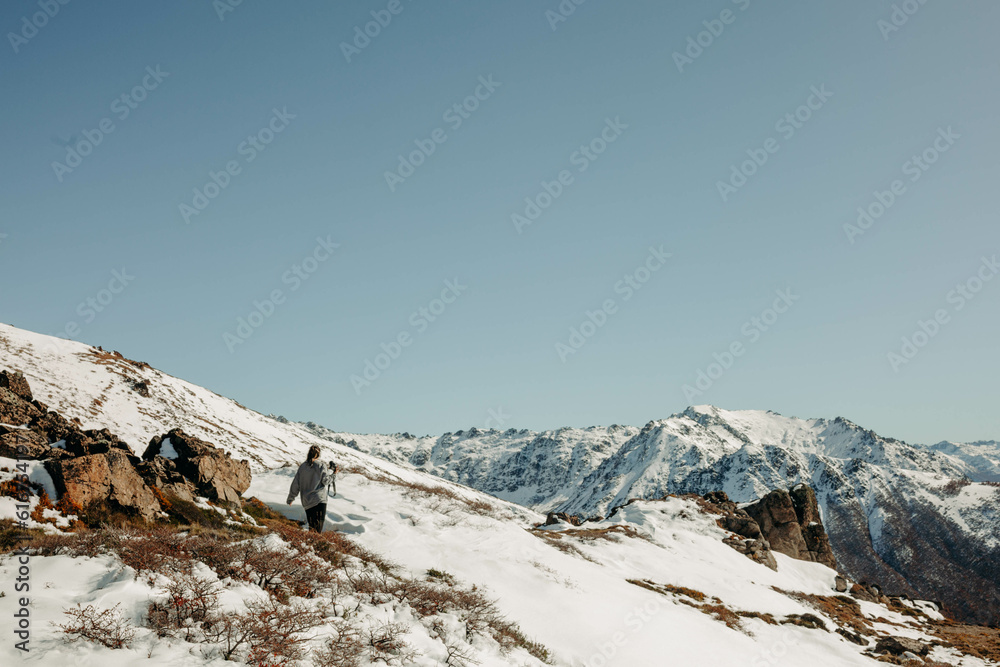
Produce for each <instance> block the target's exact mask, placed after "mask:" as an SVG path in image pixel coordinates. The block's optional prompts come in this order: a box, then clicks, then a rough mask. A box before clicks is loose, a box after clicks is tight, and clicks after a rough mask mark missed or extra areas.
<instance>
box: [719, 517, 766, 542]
mask: <svg viewBox="0 0 1000 667" xmlns="http://www.w3.org/2000/svg"><path fill="white" fill-rule="evenodd" d="M722 528H724V529H725V530H728V531H731V532H733V533H736V534H737V535H742V536H743V537H748V538H750V539H752V540H755V539H757V538H759V537H763V533H762V532H761V530H760V526H759V525H758V524H757V522H756V521H754V520H753V519H751V518H750V517H742V516H736V515H733V516H726V517H724V518H723V519H722Z"/></svg>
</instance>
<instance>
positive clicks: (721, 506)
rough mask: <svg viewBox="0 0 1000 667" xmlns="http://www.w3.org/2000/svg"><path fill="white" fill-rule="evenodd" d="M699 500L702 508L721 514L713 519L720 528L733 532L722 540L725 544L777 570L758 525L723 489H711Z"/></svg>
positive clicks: (769, 546)
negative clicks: (710, 491) (711, 490)
mask: <svg viewBox="0 0 1000 667" xmlns="http://www.w3.org/2000/svg"><path fill="white" fill-rule="evenodd" d="M696 497H697V496H696ZM700 500H701V501H702V503H703V504H702V508H703V509H705V510H707V511H708V512H710V513H712V514H719V515H721V516H720V517H719V518H718V519H716V520H715V522H716V523H717V524H718V525H719V527H720V528H722V529H723V530H728V531H730V532H731V533H735V535H731V536H729V537H727V538H726V539H724V540H722V541H723V542H724V543H725V544H728V545H729V546H730V547H732V548H733V549H735V550H736V551H738V552H740V553H741V554H743V555H744V556H746V557H747V558H749V559H750V560H752V561H755V562H757V563H760V564H761V565H766V566H767V567H769V568H771V569H772V570H775V571H777V569H778V562H777V561H776V560H774V554H772V553H771V545H770V544H769V543H768V541H767V540H766V539H765V538H764V534H763V533H762V532H761V529H760V526H759V525H757V522H756V521H754V519H753V518H752V517H751V516H750V515H749V514H747V513H746V511H744V510H742V509H740V508H739V507H737V505H736V503H734V502H733V501H731V500H730V499H729V496H727V495H726V493H725V492H724V491H713V492H712V493H708V494H705V496H703V497H702V498H700Z"/></svg>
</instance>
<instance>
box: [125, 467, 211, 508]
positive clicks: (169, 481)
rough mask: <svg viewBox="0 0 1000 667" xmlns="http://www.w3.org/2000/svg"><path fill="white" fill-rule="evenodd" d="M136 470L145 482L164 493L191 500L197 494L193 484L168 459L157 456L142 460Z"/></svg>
mask: <svg viewBox="0 0 1000 667" xmlns="http://www.w3.org/2000/svg"><path fill="white" fill-rule="evenodd" d="M136 471H137V472H138V473H139V476H140V477H142V478H143V479H144V480H145V481H146V484H148V485H149V486H151V487H156V488H158V489H160V491H161V492H163V493H164V494H165V495H174V496H177V497H178V498H181V499H182V500H187V501H191V502H193V501H194V497H195V495H197V493H196V489H195V488H194V484H192V483H191V482H190V481H189V480H188V479H187V478H185V477H184V475H182V474H180V473H179V472H178V471H177V466H176V465H175V464H174V462H173V461H171V460H170V459H165V458H163V457H162V456H157V457H154V458H153V460H151V461H142V462H140V463H139V464H138V465H137V466H136Z"/></svg>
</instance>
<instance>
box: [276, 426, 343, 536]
mask: <svg viewBox="0 0 1000 667" xmlns="http://www.w3.org/2000/svg"><path fill="white" fill-rule="evenodd" d="M319 455H320V451H319V446H318V445H313V446H312V447H310V448H309V454H308V455H307V456H306V461H305V463H303V464H302V465H300V466H299V469H298V471H296V473H295V479H293V480H292V486H291V488H290V489H289V490H288V504H289V505H291V504H292V502H294V501H295V496H298V495H300V494H301V496H302V507H303V509H305V511H306V520H307V521H308V522H309V530H312V531H315V532H317V533H322V532H323V525H324V524H325V523H326V499H327V493H328V492H327V487H329V486H330V484H331V483H335V482H334V475H336V474H337V464H335V463H334V462H333V461H330V464H329V466H325V465H323V462H322V461H320V460H319ZM333 493H334V495H336V494H337V490H336V487H334V491H333Z"/></svg>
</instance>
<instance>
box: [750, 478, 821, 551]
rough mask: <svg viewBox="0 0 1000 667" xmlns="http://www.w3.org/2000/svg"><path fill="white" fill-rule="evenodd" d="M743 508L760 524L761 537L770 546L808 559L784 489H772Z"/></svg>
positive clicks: (792, 507)
mask: <svg viewBox="0 0 1000 667" xmlns="http://www.w3.org/2000/svg"><path fill="white" fill-rule="evenodd" d="M745 509H746V511H747V514H749V515H750V516H751V517H753V519H754V520H755V521H756V522H757V525H759V526H760V530H761V532H762V533H763V534H764V537H765V538H766V539H767V541H768V542H770V543H771V549H773V550H774V551H777V552H779V553H783V554H785V555H787V556H791V557H792V558H797V559H799V560H810V558H809V549H808V548H807V547H806V542H805V539H804V538H803V537H802V529H801V527H800V526H799V522H798V517H797V516H796V514H795V507H794V506H793V505H792V497H791V495H790V494H789V493H788V491H785V490H783V489H778V490H776V491H772V492H771V493H769V494H767V495H766V496H764V497H763V498H761V499H760V500H758V501H757V502H756V503H754V504H753V505H748V506H747V507H746V508H745Z"/></svg>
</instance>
